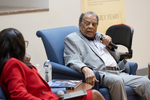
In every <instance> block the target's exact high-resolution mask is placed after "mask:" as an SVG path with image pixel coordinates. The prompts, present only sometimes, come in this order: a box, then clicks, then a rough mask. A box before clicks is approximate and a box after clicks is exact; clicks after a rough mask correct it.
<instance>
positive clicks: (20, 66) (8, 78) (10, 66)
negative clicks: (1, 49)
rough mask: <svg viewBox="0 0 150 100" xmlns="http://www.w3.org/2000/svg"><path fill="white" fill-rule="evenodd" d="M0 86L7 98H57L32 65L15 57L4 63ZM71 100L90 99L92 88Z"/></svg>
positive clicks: (47, 99)
mask: <svg viewBox="0 0 150 100" xmlns="http://www.w3.org/2000/svg"><path fill="white" fill-rule="evenodd" d="M0 86H1V87H2V89H3V91H4V94H5V96H6V98H7V100H59V98H58V97H57V95H55V94H54V93H53V92H52V91H51V88H50V87H49V85H48V84H47V82H46V81H45V80H44V79H43V78H42V77H41V76H40V74H39V73H38V72H37V70H36V68H35V67H34V66H33V68H32V69H31V68H29V67H28V66H26V65H25V64H24V63H23V62H21V61H20V60H18V59H15V58H10V59H9V60H8V61H7V62H6V64H5V65H4V68H3V71H2V75H1V76H0ZM72 100H92V90H90V91H87V96H84V97H80V98H75V99H72Z"/></svg>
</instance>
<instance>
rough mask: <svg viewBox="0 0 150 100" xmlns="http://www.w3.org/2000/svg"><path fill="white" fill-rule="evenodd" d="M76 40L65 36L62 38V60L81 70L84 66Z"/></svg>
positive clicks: (67, 64)
mask: <svg viewBox="0 0 150 100" xmlns="http://www.w3.org/2000/svg"><path fill="white" fill-rule="evenodd" d="M77 42H78V41H73V39H71V38H68V37H66V38H65V40H64V45H65V48H64V61H65V65H66V66H69V67H71V68H73V69H74V70H76V71H78V72H81V69H82V67H84V66H86V65H85V64H84V63H83V61H82V56H81V53H80V49H79V48H78V46H77V45H78V43H77Z"/></svg>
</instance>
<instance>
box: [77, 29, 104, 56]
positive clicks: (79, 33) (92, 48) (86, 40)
mask: <svg viewBox="0 0 150 100" xmlns="http://www.w3.org/2000/svg"><path fill="white" fill-rule="evenodd" d="M77 34H78V35H79V36H80V37H81V38H82V39H83V40H84V41H85V42H86V43H87V45H88V46H89V47H90V48H91V50H92V51H93V52H94V53H95V54H96V55H97V56H98V57H99V58H100V59H101V56H100V54H99V53H98V52H97V50H95V49H94V47H93V46H92V45H91V44H90V42H89V40H88V39H86V38H85V37H84V36H83V35H82V33H81V32H80V31H79V32H77Z"/></svg>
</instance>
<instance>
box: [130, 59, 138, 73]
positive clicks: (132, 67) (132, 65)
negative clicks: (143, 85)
mask: <svg viewBox="0 0 150 100" xmlns="http://www.w3.org/2000/svg"><path fill="white" fill-rule="evenodd" d="M128 64H129V67H130V73H129V74H130V75H131V74H132V75H136V70H137V68H138V64H137V63H135V62H128Z"/></svg>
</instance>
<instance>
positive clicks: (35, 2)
mask: <svg viewBox="0 0 150 100" xmlns="http://www.w3.org/2000/svg"><path fill="white" fill-rule="evenodd" d="M48 2H49V0H0V6H10V7H12V6H15V7H49V3H48Z"/></svg>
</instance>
